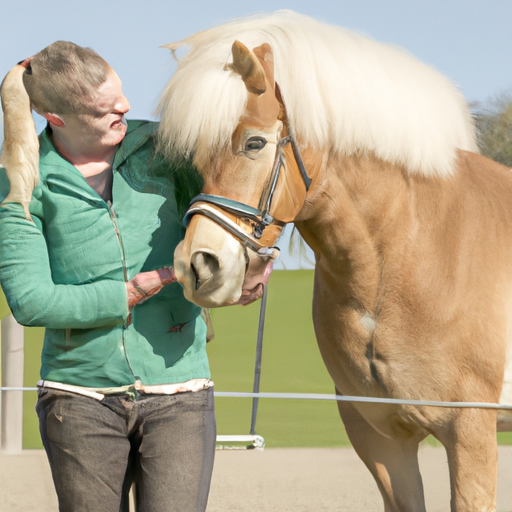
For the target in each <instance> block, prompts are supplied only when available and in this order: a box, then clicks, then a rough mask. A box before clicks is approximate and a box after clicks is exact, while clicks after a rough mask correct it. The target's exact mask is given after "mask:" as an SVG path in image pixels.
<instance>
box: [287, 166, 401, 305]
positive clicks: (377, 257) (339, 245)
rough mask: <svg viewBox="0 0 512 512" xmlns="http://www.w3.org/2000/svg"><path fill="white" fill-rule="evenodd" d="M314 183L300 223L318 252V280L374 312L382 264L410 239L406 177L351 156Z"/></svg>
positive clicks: (303, 234) (395, 170)
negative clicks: (404, 240) (406, 237)
mask: <svg viewBox="0 0 512 512" xmlns="http://www.w3.org/2000/svg"><path fill="white" fill-rule="evenodd" d="M306 167H307V163H306ZM315 181H316V184H315V188H314V190H312V194H311V197H308V200H307V201H306V205H305V206H304V208H303V210H302V211H301V212H300V214H299V216H298V217H297V219H296V222H295V224H296V226H297V228H298V230H299V232H300V233H301V235H302V236H303V238H304V239H305V241H306V242H307V244H308V245H309V246H310V247H311V248H312V249H313V251H314V253H315V258H316V275H317V279H321V280H322V281H323V284H324V286H325V285H326V286H329V285H331V286H332V287H333V289H336V290H338V292H337V294H338V296H339V290H340V289H343V290H345V293H346V297H345V299H346V300H347V301H352V302H355V303H356V305H357V307H360V308H362V309H364V310H367V311H372V310H373V307H374V305H375V302H376V298H377V293H378V288H379V282H380V278H381V273H382V262H383V261H384V258H386V260H387V258H389V257H390V255H391V253H392V252H393V251H394V250H397V249H396V248H397V246H401V245H400V243H399V241H400V237H404V236H405V231H404V230H405V229H406V225H407V224H408V222H407V221H406V218H408V210H409V209H408V206H407V204H408V193H407V178H406V176H405V175H404V173H403V172H402V171H401V169H400V168H398V167H397V166H394V165H391V164H387V163H384V162H382V161H380V160H378V159H376V158H374V157H371V156H350V157H337V158H334V159H331V160H330V161H329V162H328V163H327V165H325V167H324V168H323V170H322V171H321V172H319V173H318V174H317V177H316V180H315ZM394 241H395V242H397V243H393V242H394ZM402 241H403V238H402ZM398 259H399V258H398Z"/></svg>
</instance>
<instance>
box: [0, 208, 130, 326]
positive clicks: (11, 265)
mask: <svg viewBox="0 0 512 512" xmlns="http://www.w3.org/2000/svg"><path fill="white" fill-rule="evenodd" d="M0 283H1V285H2V288H3V291H4V293H5V296H6V298H7V302H8V303H9V307H10V308H11V311H12V313H13V315H14V317H15V318H16V320H17V321H18V322H19V323H20V324H22V325H27V326H42V327H48V328H52V329H67V328H69V329H81V328H94V327H107V326H110V325H115V324H118V323H121V322H124V321H125V320H126V319H127V317H128V302H127V297H126V288H125V284H124V282H122V281H113V280H107V279H105V280H100V281H96V282H92V283H87V284H81V285H56V284H54V283H53V280H52V275H51V268H50V262H49V257H48V248H47V245H46V240H45V237H44V235H43V233H42V230H41V221H40V220H39V219H38V218H37V217H36V216H33V221H30V220H27V219H26V218H25V214H24V211H23V208H22V206H21V205H20V204H18V203H4V204H2V205H0Z"/></svg>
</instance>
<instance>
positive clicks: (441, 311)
mask: <svg viewBox="0 0 512 512" xmlns="http://www.w3.org/2000/svg"><path fill="white" fill-rule="evenodd" d="M183 46H188V47H190V49H189V51H188V53H186V54H185V55H184V56H182V57H181V58H180V59H178V60H179V62H178V66H177V70H176V72H175V73H174V74H173V76H172V77H171V79H170V81H169V82H168V84H167V86H166V87H165V90H164V91H163V94H162V97H161V100H160V103H159V107H158V111H159V113H160V116H161V127H160V130H161V131H160V136H161V144H162V147H163V148H164V149H165V150H166V151H168V152H170V153H175V152H179V153H182V154H185V155H188V156H190V157H192V158H193V162H194V164H195V165H196V167H197V168H198V170H199V172H200V173H201V175H202V177H203V179H204V188H203V190H202V193H201V194H200V195H199V196H197V197H196V198H194V199H193V201H192V203H191V206H190V208H189V210H188V212H187V214H186V217H185V223H186V224H187V225H188V229H187V232H186V236H185V239H184V241H183V242H182V243H181V244H180V246H179V247H178V248H177V249H176V252H175V260H174V265H175V271H176V275H177V278H178V280H179V282H180V283H181V284H182V285H183V287H184V290H185V294H186V296H187V298H188V299H189V300H191V301H193V302H195V303H197V304H199V305H202V306H204V307H221V306H229V305H232V304H235V303H237V301H239V300H240V297H241V294H242V288H243V285H244V280H245V277H246V272H247V270H248V269H251V268H259V269H260V270H261V272H263V271H264V270H268V268H269V266H270V265H271V264H272V260H273V258H275V256H276V249H275V245H276V241H277V239H278V237H279V234H280V232H281V230H282V228H283V226H284V225H285V224H286V223H289V222H293V223H294V224H295V226H296V228H297V229H298V231H299V232H300V234H301V235H302V237H303V238H304V240H305V241H306V243H307V244H308V245H309V247H311V249H312V250H313V252H314V256H315V277H314V293H313V306H312V313H313V322H314V328H315V334H316V337H317V341H318V346H319V349H320V352H321V355H322V357H323V360H324V362H325V365H326V367H327V369H328V371H329V374H330V376H331V378H332V380H333V382H334V386H335V389H336V393H338V394H342V395H355V396H367V397H381V398H400V399H416V400H428V401H449V402H454V401H473V402H490V403H497V402H500V400H501V403H510V398H511V391H512V387H511V368H510V367H509V359H510V357H509V354H510V347H511V327H512V323H511V322H512V316H511V313H512V310H511V308H512V169H510V168H507V167H505V166H502V165H500V164H498V163H495V162H493V161H491V160H489V159H487V158H485V157H483V156H481V155H480V154H479V152H478V147H477V139H476V134H475V127H474V123H473V120H472V117H471V113H470V111H469V108H468V106H467V104H466V102H465V100H464V98H463V97H462V95H461V94H460V92H459V91H458V89H457V88H456V87H455V86H454V85H452V83H451V82H450V81H449V80H448V79H447V78H446V77H444V76H443V75H442V74H440V73H439V72H437V71H436V70H434V69H432V68H431V67H429V66H427V65H425V64H423V63H421V62H419V61H418V60H417V59H416V58H415V57H413V56H411V55H410V54H409V53H407V52H406V51H405V50H402V49H400V48H398V47H396V46H392V45H387V44H382V43H379V42H376V41H373V40H371V39H369V38H367V37H366V36H362V35H358V34H354V33H350V32H348V31H345V30H343V29H341V28H338V27H335V26H331V25H328V24H325V23H321V22H319V21H316V20H313V19H310V18H308V17H305V16H302V15H299V14H295V13H293V12H288V11H278V12H276V13H274V14H272V15H268V16H257V17H249V18H246V19H239V20H234V21H232V22H228V23H227V24H224V25H221V26H217V27H214V28H211V29H208V30H205V31H203V32H200V33H198V34H195V35H192V36H191V37H188V38H186V39H184V40H181V41H178V42H176V43H171V44H169V45H167V47H168V48H169V49H170V50H171V51H172V52H174V53H175V52H176V51H177V50H179V49H180V48H181V47H183ZM267 273H268V272H267ZM338 408H339V413H340V416H341V419H342V420H343V423H344V425H345V428H346V431H347V434H348V436H349V438H350V441H351V443H352V445H353V447H354V448H355V450H356V452H357V453H358V455H359V457H360V458H361V459H362V460H363V462H364V463H365V464H366V466H367V467H368V469H369V470H370V472H371V473H372V475H373V477H374V478H375V480H376V483H377V485H378V488H379V490H380V492H381V494H382V498H383V501H384V510H385V511H387V512H391V511H413V510H414V511H424V510H425V501H424V492H423V486H422V480H421V474H420V470H419V465H418V456H417V452H418V443H420V441H422V440H423V439H424V438H425V437H426V436H427V435H429V434H431V435H433V436H434V437H435V438H436V439H438V440H439V441H440V442H441V443H442V444H443V445H444V447H445V449H446V453H447V459H448V465H449V472H450V484H451V510H452V511H464V512H470V511H475V512H476V511H479V512H482V511H493V510H495V509H496V477H497V446H496V444H497V443H496V431H497V421H498V418H497V416H498V415H497V412H496V411H495V410H490V409H478V408H451V409H450V408H441V407H426V406H410V405H395V404H366V403H364V404H363V403H352V404H350V403H345V402H338ZM506 420H507V417H506V413H504V414H503V415H500V421H501V422H504V421H506Z"/></svg>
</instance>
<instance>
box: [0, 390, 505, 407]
mask: <svg viewBox="0 0 512 512" xmlns="http://www.w3.org/2000/svg"><path fill="white" fill-rule="evenodd" d="M37 389H38V388H36V387H35V388H32V387H17V388H16V387H0V391H37ZM214 394H215V396H216V397H230V398H271V399H282V400H329V401H336V402H354V403H369V404H388V405H413V406H418V407H446V408H451V407H452V408H458V409H462V408H468V409H469V408H472V409H499V410H508V411H512V405H506V404H495V403H487V402H436V401H431V400H402V399H400V398H377V397H370V396H348V395H327V394H325V395H323V394H319V393H244V392H238V391H215V393H214Z"/></svg>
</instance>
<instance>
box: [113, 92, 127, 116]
mask: <svg viewBox="0 0 512 512" xmlns="http://www.w3.org/2000/svg"><path fill="white" fill-rule="evenodd" d="M115 108H116V111H117V112H119V113H121V114H123V115H124V114H126V112H128V110H130V102H129V101H128V98H126V96H121V97H120V98H119V99H118V100H117V102H116V106H115Z"/></svg>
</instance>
